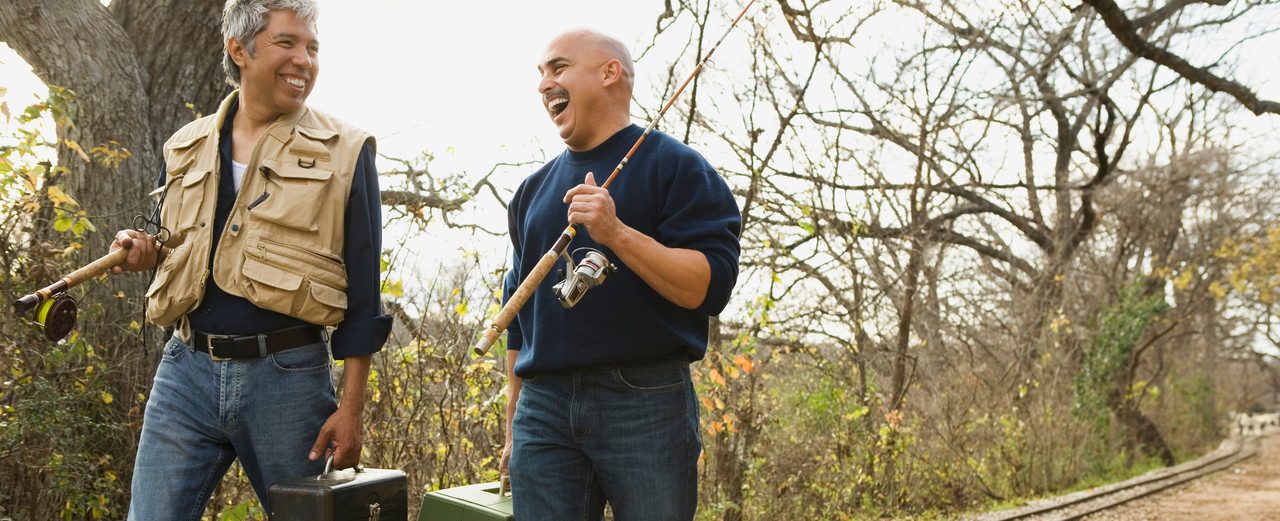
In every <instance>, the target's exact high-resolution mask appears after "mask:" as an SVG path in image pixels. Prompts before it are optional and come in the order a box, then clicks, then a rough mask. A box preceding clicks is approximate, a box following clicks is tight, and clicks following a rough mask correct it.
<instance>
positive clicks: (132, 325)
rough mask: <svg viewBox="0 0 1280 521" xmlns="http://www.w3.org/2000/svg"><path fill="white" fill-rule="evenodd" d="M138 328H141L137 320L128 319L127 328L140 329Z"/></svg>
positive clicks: (131, 329)
mask: <svg viewBox="0 0 1280 521" xmlns="http://www.w3.org/2000/svg"><path fill="white" fill-rule="evenodd" d="M140 329H142V324H139V323H138V321H137V320H131V321H129V330H130V331H138V330H140Z"/></svg>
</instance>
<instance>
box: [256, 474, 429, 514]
mask: <svg viewBox="0 0 1280 521" xmlns="http://www.w3.org/2000/svg"><path fill="white" fill-rule="evenodd" d="M406 487H407V481H406V480H405V475H404V472H402V471H399V470H388V469H356V470H351V469H348V470H339V471H333V472H329V473H326V474H321V475H319V476H312V477H308V478H302V479H295V480H293V481H287V482H284V483H277V484H275V485H272V486H271V492H270V494H271V515H270V519H271V520H272V521H355V520H357V519H358V520H360V521H375V520H376V521H408V519H409V494H408V490H407V489H406Z"/></svg>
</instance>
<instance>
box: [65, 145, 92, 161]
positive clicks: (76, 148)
mask: <svg viewBox="0 0 1280 521" xmlns="http://www.w3.org/2000/svg"><path fill="white" fill-rule="evenodd" d="M62 144H63V145H66V146H67V148H68V149H70V150H71V151H72V152H75V153H76V155H77V156H80V159H83V160H84V162H86V163H90V162H92V161H93V159H91V158H90V157H89V153H88V152H85V151H84V147H81V146H80V143H76V142H75V141H74V140H71V139H64V140H62Z"/></svg>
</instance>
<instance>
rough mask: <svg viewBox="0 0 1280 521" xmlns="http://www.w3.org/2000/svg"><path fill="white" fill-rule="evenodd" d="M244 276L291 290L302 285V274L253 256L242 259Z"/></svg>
mask: <svg viewBox="0 0 1280 521" xmlns="http://www.w3.org/2000/svg"><path fill="white" fill-rule="evenodd" d="M243 269H244V276H245V277H247V278H249V279H251V280H253V281H255V282H261V283H263V284H266V285H268V286H271V287H275V288H280V289H283V290H289V291H293V290H295V289H298V288H299V287H301V286H302V275H299V274H297V273H291V272H288V271H285V270H283V269H281V268H277V267H275V266H272V265H270V264H267V263H265V262H262V261H259V260H257V259H255V258H253V257H246V258H245V259H244V268H243Z"/></svg>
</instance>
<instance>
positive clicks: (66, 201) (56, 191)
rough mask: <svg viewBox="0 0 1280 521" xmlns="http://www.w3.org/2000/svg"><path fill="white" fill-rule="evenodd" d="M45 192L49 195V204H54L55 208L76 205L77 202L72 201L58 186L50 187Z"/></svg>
mask: <svg viewBox="0 0 1280 521" xmlns="http://www.w3.org/2000/svg"><path fill="white" fill-rule="evenodd" d="M45 192H46V193H48V194H49V202H51V203H53V204H54V206H62V205H75V204H76V200H75V199H72V198H71V196H69V195H67V193H66V192H63V191H62V189H61V188H58V187H57V185H53V186H49V187H48V188H47V189H45Z"/></svg>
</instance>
